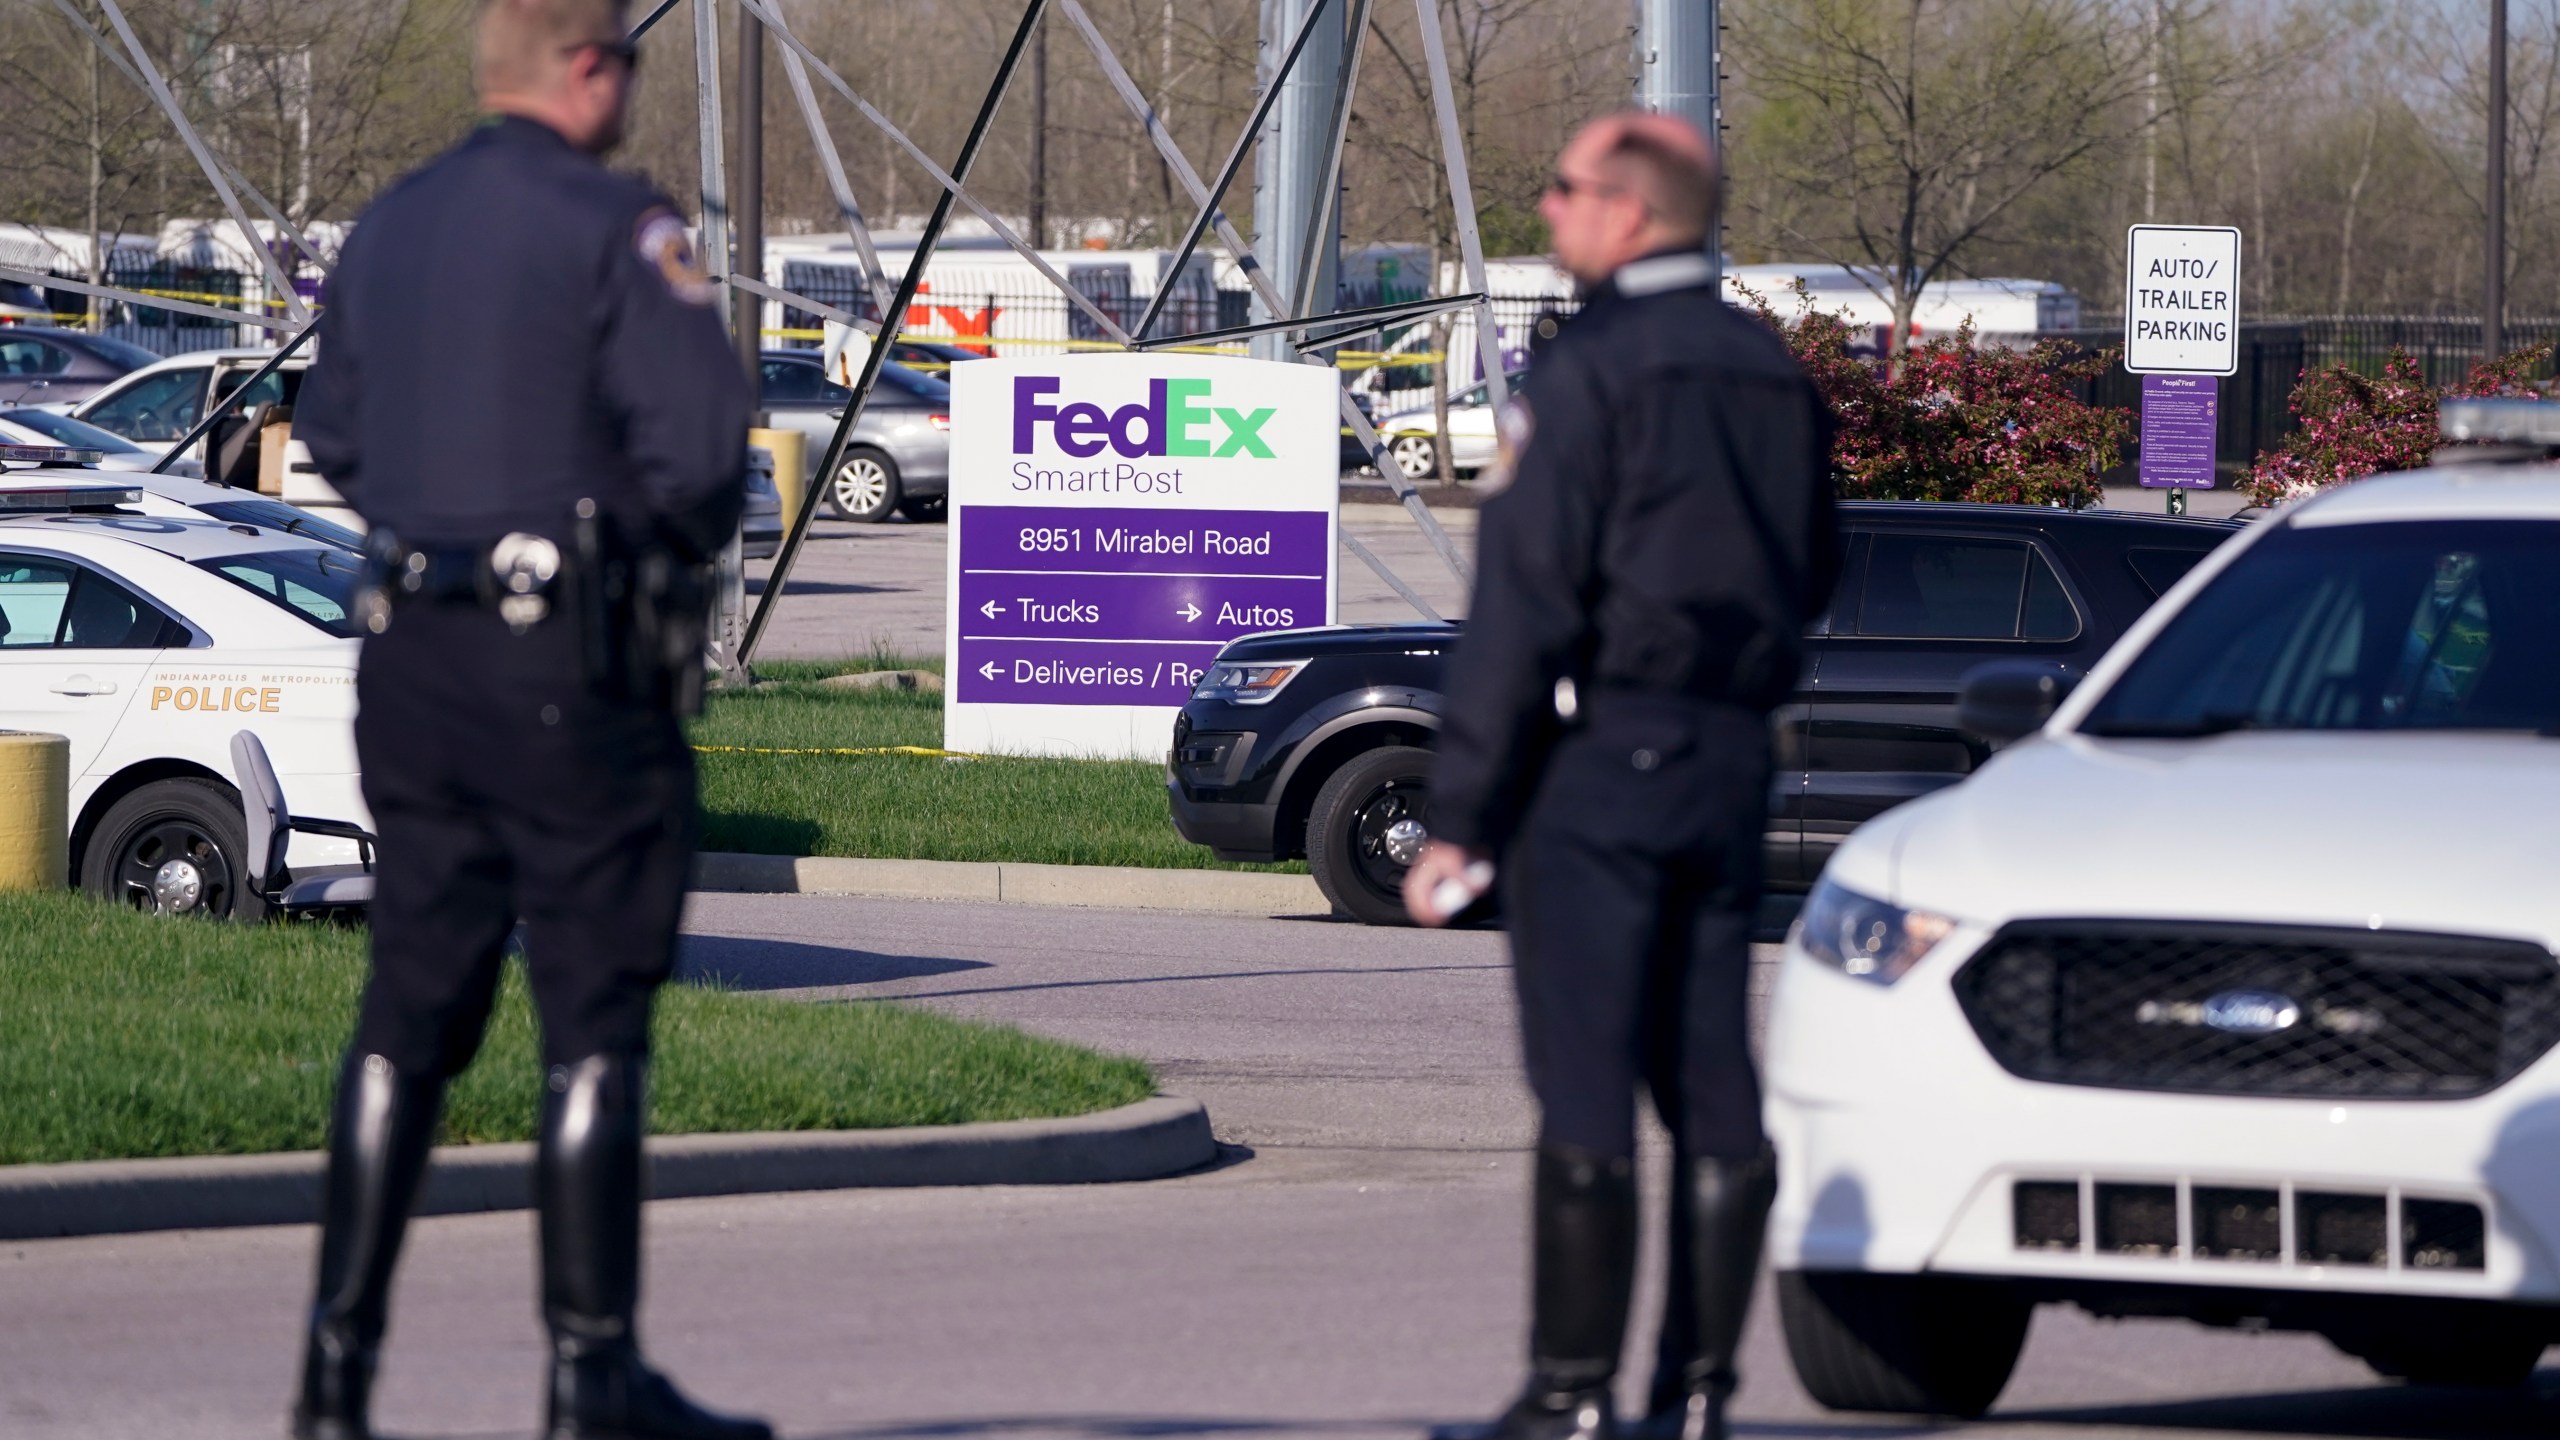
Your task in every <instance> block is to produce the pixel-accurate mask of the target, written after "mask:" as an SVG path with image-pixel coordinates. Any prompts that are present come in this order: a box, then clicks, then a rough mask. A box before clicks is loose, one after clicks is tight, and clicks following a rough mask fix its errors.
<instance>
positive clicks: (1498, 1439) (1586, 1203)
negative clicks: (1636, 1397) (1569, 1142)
mask: <svg viewBox="0 0 2560 1440" xmlns="http://www.w3.org/2000/svg"><path fill="white" fill-rule="evenodd" d="M1535 1184H1536V1191H1535V1199H1534V1201H1533V1205H1534V1209H1535V1216H1534V1219H1533V1221H1532V1229H1533V1231H1534V1239H1533V1241H1532V1245H1533V1258H1532V1282H1531V1288H1532V1294H1531V1298H1530V1321H1529V1383H1528V1385H1527V1387H1526V1388H1525V1389H1523V1390H1522V1391H1521V1394H1520V1398H1519V1399H1517V1400H1515V1401H1513V1402H1512V1404H1511V1408H1510V1409H1508V1410H1506V1411H1504V1412H1503V1413H1502V1416H1501V1418H1500V1419H1497V1420H1495V1421H1494V1422H1493V1425H1492V1426H1491V1427H1490V1428H1489V1429H1482V1430H1479V1431H1477V1432H1476V1433H1477V1434H1478V1435H1480V1436H1482V1437H1483V1440H1616V1436H1617V1429H1618V1422H1617V1412H1616V1410H1615V1408H1614V1406H1613V1404H1612V1402H1611V1400H1610V1396H1609V1382H1610V1380H1611V1379H1612V1378H1613V1377H1615V1376H1616V1374H1617V1373H1618V1352H1619V1351H1620V1349H1622V1348H1623V1347H1624V1346H1625V1343H1626V1333H1627V1302H1628V1297H1629V1293H1630V1292H1631V1291H1632V1290H1633V1288H1634V1285H1635V1268H1636V1223H1637V1221H1636V1181H1635V1164H1634V1162H1633V1161H1631V1160H1626V1159H1615V1158H1603V1157H1600V1156H1596V1155H1592V1154H1589V1153H1587V1152H1585V1151H1581V1150H1576V1149H1573V1148H1572V1147H1570V1146H1562V1145H1547V1146H1541V1147H1539V1150H1538V1161H1537V1179H1536V1182H1535Z"/></svg>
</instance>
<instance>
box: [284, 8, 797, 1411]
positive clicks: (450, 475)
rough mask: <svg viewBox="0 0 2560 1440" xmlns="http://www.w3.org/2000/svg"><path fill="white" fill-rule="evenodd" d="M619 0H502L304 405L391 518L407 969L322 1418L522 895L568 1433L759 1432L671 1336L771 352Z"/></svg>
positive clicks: (315, 1406)
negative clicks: (733, 560) (731, 706)
mask: <svg viewBox="0 0 2560 1440" xmlns="http://www.w3.org/2000/svg"><path fill="white" fill-rule="evenodd" d="M626 31H627V23H626V18H625V15H624V7H623V5H622V4H621V3H619V0H482V4H481V6H480V11H479V17H478V55H477V66H476V78H477V81H478V84H479V88H480V96H481V102H482V106H483V108H484V109H485V110H486V111H488V112H489V113H488V116H487V118H486V119H485V120H484V121H483V123H482V124H481V125H480V126H479V127H478V128H477V129H476V130H474V131H473V132H472V133H471V135H470V136H469V137H468V138H466V139H465V140H463V142H462V143H461V144H459V145H457V146H455V147H454V148H453V149H452V150H450V151H448V152H446V153H445V154H444V155H442V156H440V157H438V158H437V159H436V160H434V161H432V162H430V163H429V164H428V165H426V166H425V167H424V168H422V169H420V170H418V171H417V172H416V173H414V174H411V175H409V176H408V177H406V178H404V179H402V180H401V181H400V182H399V183H397V184H396V185H394V186H392V187H391V188H390V189H389V190H388V191H386V192H384V194H383V195H382V196H381V197H380V198H379V199H378V200H376V201H375V202H374V204H373V206H372V208H371V209H370V210H368V211H367V212H366V213H365V215H364V217H363V220H362V222H361V223H360V224H358V225H357V226H356V228H355V231H354V233H353V235H352V236H351V238H350V239H349V241H348V244H347V247H346V250H345V253H344V254H343V255H342V256H341V257H340V260H339V264H338V267H337V270H336V273H335V274H334V275H333V276H332V278H331V281H330V286H329V295H328V308H327V310H326V312H325V318H324V319H323V320H322V322H321V326H322V328H321V334H320V354H319V359H318V362H317V363H316V364H315V365H314V366H313V368H312V371H311V375H310V377H309V379H308V381H307V382H306V383H305V385H304V387H303V390H302V395H301V407H300V408H301V413H300V416H299V424H298V425H297V427H296V433H297V434H298V435H300V436H301V437H302V438H303V439H304V440H306V441H307V442H308V443H309V445H310V447H311V454H312V458H313V459H314V460H315V461H316V462H318V464H319V467H320V471H321V473H322V475H324V476H325V477H326V478H327V479H328V480H329V482H330V483H331V484H333V485H335V486H337V487H338V489H340V490H341V491H343V492H344V493H345V494H346V496H347V498H348V500H349V501H350V502H351V503H352V504H353V505H354V506H355V507H356V509H357V510H358V511H360V512H361V513H362V514H363V515H364V516H365V517H366V518H367V520H368V521H369V522H370V524H371V526H372V533H371V535H370V536H369V537H368V543H369V545H370V547H371V551H372V557H373V560H374V563H375V566H376V575H375V580H376V582H377V585H378V588H376V589H373V590H371V591H369V592H367V594H366V595H365V596H363V597H361V598H360V613H361V615H362V618H363V620H364V622H365V625H366V628H367V629H368V630H370V631H371V632H372V633H371V634H370V635H369V637H368V638H367V639H366V641H365V646H364V657H363V663H362V665H361V667H360V668H359V671H358V678H357V682H356V693H357V700H358V706H359V708H358V714H357V718H356V749H357V754H358V757H359V759H360V761H361V763H362V765H363V769H364V790H365V800H366V803H367V804H368V805H369V806H370V807H371V809H372V811H373V816H374V821H375V824H376V827H377V829H378V830H379V832H380V837H381V858H380V865H379V867H378V868H379V881H378V884H379V892H378V894H377V897H376V899H375V902H374V907H373V914H372V935H373V968H372V973H371V978H370V980H369V982H368V983H367V985H366V987H365V992H364V1000H363V1006H362V1010H361V1012H360V1014H359V1017H358V1019H357V1023H356V1032H355V1037H354V1041H353V1043H352V1044H351V1045H350V1046H349V1049H348V1054H347V1061H346V1067H345V1070H344V1072H343V1074H342V1075H341V1077H340V1079H339V1082H338V1098H337V1105H336V1109H335V1111H334V1114H333V1116H332V1120H331V1125H330V1135H329V1169H328V1181H327V1188H326V1198H325V1214H324V1219H323V1224H322V1231H321V1241H320V1259H319V1278H318V1287H317V1288H318V1293H317V1296H316V1298H315V1299H314V1301H313V1304H312V1309H311V1318H310V1332H309V1343H308V1346H307V1349H306V1353H305V1359H304V1363H303V1380H302V1389H301V1394H300V1396H299V1398H298V1400H297V1402H296V1404H295V1407H294V1417H293V1428H294V1433H295V1434H296V1435H298V1436H301V1437H304V1440H364V1437H367V1436H369V1435H370V1434H371V1433H372V1432H371V1428H370V1417H369V1414H368V1407H367V1399H368V1394H369V1391H370V1389H371V1384H372V1379H373V1372H374V1358H375V1355H376V1353H377V1351H378V1349H379V1347H380V1343H381V1340H382V1332H383V1319H384V1313H385V1307H386V1303H387V1300H388V1292H389V1289H390V1283H391V1272H392V1267H393V1265H394V1263H395V1261H396V1259H397V1257H398V1253H399V1247H400V1238H401V1232H402V1230H403V1228H404V1225H405V1223H406V1221H407V1218H408V1213H409V1207H410V1203H411V1200H412V1198H413V1197H414V1196H415V1194H416V1191H417V1185H418V1179H419V1175H420V1172H421V1171H422V1170H423V1168H424V1166H425V1162H426V1157H427V1151H428V1147H429V1145H430V1143H431V1142H432V1141H433V1139H434V1136H435V1131H436V1122H437V1115H438V1112H439V1109H440V1107H441V1104H442V1100H443V1097H444V1091H445V1086H446V1083H447V1081H448V1080H450V1079H451V1078H452V1077H453V1076H454V1075H456V1074H458V1073H459V1072H460V1071H461V1070H462V1069H463V1068H464V1067H465V1066H466V1065H468V1064H469V1063H470V1061H471V1058H472V1055H473V1053H474V1052H475V1051H476V1050H477V1048H478V1047H479V1044H480V1038H481V1032H482V1030H483V1028H484V1027H485V1025H486V1023H487V1021H488V1016H489V1010H490V1004H491V1000H492V997H493V995H494V994H495V991H496V987H497V984H498V978H499V969H500V964H501V959H502V955H503V953H504V951H505V949H506V947H507V945H508V941H509V937H510V935H511V934H513V933H515V932H516V930H517V927H518V923H519V921H520V920H521V922H522V927H523V928H522V936H523V948H524V954H525V964H526V969H527V972H528V974H529V975H530V977H531V980H532V990H533V998H534V1003H535V1005H536V1007H537V1009H538V1010H539V1012H540V1015H541V1020H542V1043H543V1063H544V1067H545V1084H544V1087H543V1091H542V1111H541V1136H540V1144H539V1146H538V1158H537V1160H536V1166H537V1170H536V1192H537V1195H538V1197H539V1201H540V1205H541V1212H542V1213H541V1244H542V1260H541V1268H542V1312H543V1319H544V1320H545V1322H546V1323H547V1324H548V1326H549V1328H550V1332H551V1343H552V1358H551V1386H550V1395H549V1401H548V1428H547V1431H546V1433H547V1434H548V1435H549V1436H551V1437H552V1440H605V1437H612V1440H678V1437H682V1440H751V1437H766V1436H769V1435H770V1434H771V1432H770V1431H769V1430H768V1429H767V1428H766V1427H765V1426H764V1425H762V1424H761V1423H758V1422H754V1421H745V1420H731V1419H726V1418H723V1417H720V1416H717V1415H713V1414H710V1413H709V1412H706V1411H704V1410H702V1409H700V1408H698V1407H697V1406H695V1405H694V1404H693V1403H692V1402H690V1401H689V1400H687V1399H685V1398H684V1397H683V1396H682V1395H680V1394H678V1393H677V1391H676V1390H675V1388H674V1386H672V1385H671V1384H669V1383H668V1382H667V1381H666V1379H665V1378H664V1377H662V1376H660V1375H659V1374H658V1373H657V1372H656V1371H655V1370H653V1369H651V1368H650V1367H649V1365H648V1364H647V1363H646V1362H645V1361H644V1360H643V1359H642V1358H641V1354H640V1350H639V1347H638V1343H637V1341H636V1338H635V1336H634V1334H633V1329H632V1320H633V1312H634V1311H635V1309H636V1308H637V1305H638V1300H639V1268H640V1139H641V1135H642V1133H643V1131H644V1129H645V1128H646V1127H645V1124H644V1117H643V1110H642V1100H643V1092H644V1079H645V1074H646V1064H647V1058H648V1053H649V1013H650V1005H651V1000H652V997H653V996H654V994H655V992H656V991H657V988H658V986H659V985H660V984H661V983H662V982H664V981H665V979H666V978H667V976H668V973H669V972H670V970H671V969H672V968H673V964H674V955H675V935H676V924H677V918H678V911H679V908H680V906H681V905H682V902H683V898H684V890H685V876H686V872H687V868H688V865H689V863H690V859H691V854H692V849H693V844H694V837H695V830H696V822H695V808H694V774H693V764H692V755H691V752H690V751H689V750H688V749H687V748H686V744H685V740H684V736H683V733H682V731H681V729H680V728H679V723H678V717H677V713H676V708H677V705H678V704H679V703H680V701H681V699H682V698H683V695H684V693H685V691H686V690H687V687H688V686H689V685H691V686H698V685H699V683H700V679H701V673H702V669H701V666H702V660H701V656H702V651H701V639H702V623H701V617H702V616H703V614H704V613H705V612H704V604H703V597H704V593H705V592H704V590H703V588H702V587H701V586H700V585H699V584H698V583H696V582H698V580H699V576H700V567H701V565H702V563H703V562H705V561H707V560H708V558H709V557H711V556H712V555H713V554H715V553H716V552H717V551H718V549H719V548H720V547H721V545H722V544H723V543H724V542H725V541H726V540H727V538H728V536H729V535H730V533H731V532H732V531H733V530H734V529H735V528H736V526H737V523H738V515H739V511H740V508H741V506H742V505H743V503H744V493H743V487H742V467H743V462H744V457H745V451H746V425H747V412H748V407H749V405H750V403H751V401H750V397H749V393H748V388H747V384H746V379H745V376H744V375H743V374H742V373H741V372H740V369H739V366H738V362H737V360H736V357H735V355H734V353H733V352H732V350H731V349H730V347H729V344H728V341H727V340H726V338H725V337H724V334H723V332H722V329H721V325H720V321H719V318H718V312H717V311H716V310H715V309H714V308H713V306H712V301H713V299H714V298H715V291H714V288H713V286H712V284H711V282H710V281H709V280H708V279H707V277H706V276H705V274H704V272H703V268H702V266H701V265H700V264H699V263H697V262H696V260H695V258H694V256H693V252H692V250H691V248H690V246H689V242H688V240H687V238H686V232H685V226H684V222H683V220H682V219H681V218H680V217H679V216H678V215H677V213H676V212H675V210H674V208H673V207H672V206H670V205H669V204H668V202H667V201H666V200H665V199H664V198H663V197H661V196H659V195H657V194H654V193H652V192H651V191H650V189H649V188H648V187H647V186H646V185H643V184H641V183H639V182H637V181H635V180H631V179H628V178H625V177H622V176H618V175H615V174H613V173H612V172H610V171H608V170H606V169H605V168H604V166H603V165H602V164H600V163H599V160H598V157H600V156H602V155H603V154H604V153H605V152H607V151H609V150H611V149H612V148H613V147H614V146H615V145H616V144H617V143H618V142H619V141H620V139H621V134H622V124H623V115H624V110H625V106H626V103H627V101H628V98H629V94H630V86H631V79H632V65H633V61H634V59H635V55H634V52H633V50H632V47H631V45H630V43H629V42H628V41H627V40H626V38H625V35H626Z"/></svg>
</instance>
